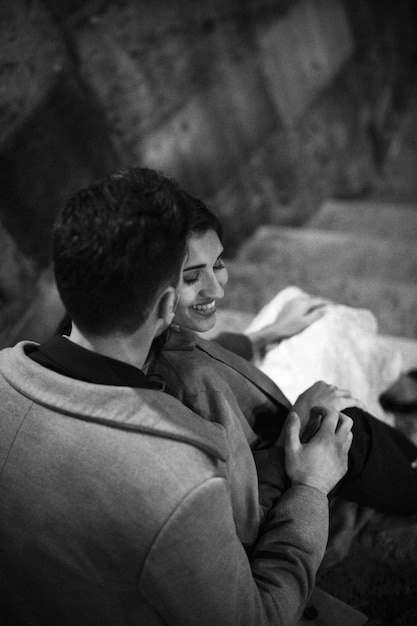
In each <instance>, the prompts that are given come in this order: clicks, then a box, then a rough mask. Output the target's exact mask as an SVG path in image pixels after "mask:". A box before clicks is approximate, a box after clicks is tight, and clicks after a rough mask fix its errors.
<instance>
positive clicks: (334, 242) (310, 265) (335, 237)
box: [237, 226, 417, 285]
mask: <svg viewBox="0 0 417 626" xmlns="http://www.w3.org/2000/svg"><path fill="white" fill-rule="evenodd" d="M237 258H238V259H239V260H241V261H252V262H255V263H270V264H272V265H273V267H275V268H276V271H280V272H285V273H289V274H290V275H294V276H295V277H297V278H298V277H300V278H302V277H304V276H306V277H308V278H314V279H315V280H319V279H326V280H334V277H336V278H337V277H341V278H347V277H348V276H351V277H356V278H373V279H382V280H387V281H399V282H410V283H413V284H414V285H415V284H416V281H417V249H416V246H415V244H414V243H411V242H409V241H402V242H401V245H390V243H387V240H385V239H382V238H379V237H375V236H372V235H367V234H364V235H362V234H356V233H353V234H352V233H344V232H332V231H322V230H318V229H310V228H308V229H306V228H302V229H301V228H285V227H277V226H262V227H261V228H259V229H258V230H257V231H256V233H255V234H254V235H253V237H251V238H250V239H249V240H248V241H247V242H246V243H245V244H244V245H243V246H242V248H241V249H240V251H239V254H238V257H237Z"/></svg>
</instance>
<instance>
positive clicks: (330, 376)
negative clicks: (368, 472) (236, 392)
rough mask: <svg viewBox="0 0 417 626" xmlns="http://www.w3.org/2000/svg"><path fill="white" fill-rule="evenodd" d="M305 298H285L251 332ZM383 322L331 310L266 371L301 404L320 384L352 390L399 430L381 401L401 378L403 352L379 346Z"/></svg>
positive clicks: (272, 355) (283, 346)
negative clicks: (304, 394) (290, 302)
mask: <svg viewBox="0 0 417 626" xmlns="http://www.w3.org/2000/svg"><path fill="white" fill-rule="evenodd" d="M300 295H305V294H304V292H303V291H301V290H300V289H298V287H287V288H286V289H284V290H283V291H281V292H279V293H278V294H277V295H276V296H275V298H273V299H272V300H271V301H270V302H269V303H268V304H267V305H266V306H265V307H264V308H263V309H261V311H260V312H259V313H258V315H257V316H256V317H255V319H254V320H253V321H252V323H251V324H250V326H249V327H248V328H247V330H246V331H245V332H248V331H254V330H259V329H260V328H262V327H263V326H266V325H267V324H270V323H272V322H273V321H274V320H275V318H276V316H277V313H278V312H279V311H280V309H281V308H282V306H283V305H284V303H285V302H287V301H288V300H290V299H292V298H295V297H299V296H300ZM377 326H378V325H377V320H376V318H375V316H374V315H373V314H372V313H371V312H370V311H368V310H365V309H355V308H351V307H347V306H343V305H339V304H329V305H328V306H327V307H326V312H325V314H324V315H323V317H321V318H320V319H319V320H317V321H315V322H314V323H313V324H311V325H310V326H309V327H308V328H306V329H305V330H304V331H302V332H301V333H299V334H297V335H294V336H293V337H290V338H288V339H285V340H283V341H281V342H280V343H279V344H277V345H274V346H272V347H271V348H270V349H269V350H268V352H267V353H266V355H265V357H264V358H263V359H262V361H261V362H259V363H257V365H258V366H259V367H260V369H261V370H262V371H263V372H265V373H266V374H267V375H268V376H270V378H272V379H273V380H274V381H275V382H276V383H277V384H278V385H279V387H280V388H281V389H282V391H283V392H284V393H285V395H286V396H287V397H288V399H289V400H290V402H292V403H293V402H295V400H296V399H297V397H298V396H299V395H300V393H301V392H303V391H304V390H305V389H307V388H308V387H310V386H311V385H312V384H313V383H315V382H316V381H318V380H324V381H325V382H327V383H329V384H332V385H337V386H338V387H340V388H343V389H349V391H350V392H351V394H352V396H353V397H354V398H357V399H359V400H361V401H362V402H363V403H364V404H365V407H366V409H367V410H368V411H369V413H371V414H372V415H374V416H375V417H378V418H379V419H382V420H383V421H385V422H387V423H389V424H391V425H392V424H393V423H394V418H393V416H392V415H390V414H389V413H387V412H385V411H384V410H383V409H382V407H381V405H380V403H379V401H378V398H379V396H380V394H381V393H382V392H383V391H385V390H386V389H387V388H388V387H389V386H390V385H391V384H392V383H393V382H394V381H395V380H396V379H397V378H398V376H399V375H400V374H401V371H402V358H401V354H400V353H399V352H393V351H392V350H391V349H389V348H387V347H385V346H383V345H381V343H380V342H377V341H375V338H376V335H377Z"/></svg>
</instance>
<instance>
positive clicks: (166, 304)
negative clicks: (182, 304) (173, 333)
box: [156, 286, 177, 329]
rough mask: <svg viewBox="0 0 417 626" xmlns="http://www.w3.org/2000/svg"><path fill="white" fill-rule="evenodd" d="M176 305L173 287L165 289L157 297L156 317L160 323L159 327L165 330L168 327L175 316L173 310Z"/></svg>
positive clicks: (175, 294)
mask: <svg viewBox="0 0 417 626" xmlns="http://www.w3.org/2000/svg"><path fill="white" fill-rule="evenodd" d="M176 304H177V292H176V289H175V288H174V287H171V286H170V287H167V288H166V289H164V291H163V292H162V293H161V295H160V296H159V300H158V306H157V310H156V313H157V316H158V319H159V320H160V321H161V326H162V327H163V328H164V329H165V328H168V326H170V324H171V322H172V320H173V319H174V316H175V308H176Z"/></svg>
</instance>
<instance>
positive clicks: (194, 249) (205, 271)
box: [174, 230, 228, 332]
mask: <svg viewBox="0 0 417 626" xmlns="http://www.w3.org/2000/svg"><path fill="white" fill-rule="evenodd" d="M222 254H223V246H222V244H221V242H220V239H219V236H218V234H217V233H216V232H215V231H214V230H209V231H207V232H206V233H204V234H202V235H198V234H191V235H190V237H189V238H188V259H187V262H186V264H185V267H184V270H183V286H182V289H181V293H180V296H179V301H178V307H177V311H176V314H175V318H174V324H178V325H179V326H182V327H184V328H188V329H189V330H194V331H196V332H206V331H208V330H211V329H212V328H213V327H214V326H215V324H216V310H217V301H218V300H220V299H221V298H223V296H224V289H223V287H224V286H225V284H226V283H227V279H228V274H227V269H226V266H225V264H224V262H223V260H222Z"/></svg>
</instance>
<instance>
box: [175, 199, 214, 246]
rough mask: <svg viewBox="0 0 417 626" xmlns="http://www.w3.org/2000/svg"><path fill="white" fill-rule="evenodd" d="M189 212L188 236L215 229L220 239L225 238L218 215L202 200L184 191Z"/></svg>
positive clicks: (202, 233)
mask: <svg viewBox="0 0 417 626" xmlns="http://www.w3.org/2000/svg"><path fill="white" fill-rule="evenodd" d="M183 195H184V198H185V200H186V202H185V208H186V212H187V223H188V224H187V236H189V235H204V233H206V232H207V231H208V230H214V232H215V233H216V234H217V236H218V237H219V239H220V241H221V240H222V238H223V228H222V225H221V223H220V220H219V219H218V217H217V215H216V214H215V213H213V211H212V210H211V209H209V208H208V207H207V205H206V204H204V202H203V201H202V200H199V199H198V198H194V196H192V195H190V194H189V193H187V192H186V191H183Z"/></svg>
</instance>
